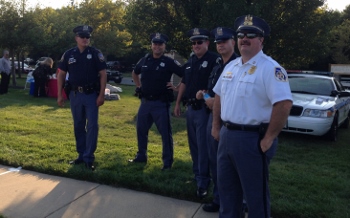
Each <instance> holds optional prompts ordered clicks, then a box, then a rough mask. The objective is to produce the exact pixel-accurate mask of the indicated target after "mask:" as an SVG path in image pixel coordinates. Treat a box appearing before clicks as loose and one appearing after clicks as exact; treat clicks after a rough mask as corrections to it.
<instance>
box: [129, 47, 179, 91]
mask: <svg viewBox="0 0 350 218" xmlns="http://www.w3.org/2000/svg"><path fill="white" fill-rule="evenodd" d="M134 73H135V74H136V75H140V74H141V84H142V85H141V89H142V94H143V95H145V96H147V95H154V96H160V95H162V94H165V93H166V92H167V90H168V87H167V83H168V82H170V80H171V76H172V74H176V75H178V76H179V77H183V69H182V67H181V64H180V63H179V62H178V61H177V60H174V59H172V58H169V57H166V56H165V55H162V56H161V57H160V58H153V56H152V55H151V54H149V55H147V56H146V57H143V58H141V59H140V61H139V62H138V63H137V64H136V66H135V69H134Z"/></svg>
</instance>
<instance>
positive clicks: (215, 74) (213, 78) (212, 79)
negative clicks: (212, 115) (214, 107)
mask: <svg viewBox="0 0 350 218" xmlns="http://www.w3.org/2000/svg"><path fill="white" fill-rule="evenodd" d="M237 57H238V56H237V55H236V54H235V53H233V54H232V56H231V57H230V59H228V61H227V62H226V63H225V64H224V63H223V62H222V59H221V57H219V58H218V59H216V63H217V65H216V66H215V67H214V68H213V71H212V72H211V74H210V76H209V80H208V88H207V90H208V94H209V95H210V97H214V96H215V92H214V91H213V89H214V86H215V84H216V82H217V81H218V79H219V77H220V75H221V73H222V71H223V70H224V68H225V66H226V65H227V64H228V63H230V62H231V61H232V60H234V59H236V58H237Z"/></svg>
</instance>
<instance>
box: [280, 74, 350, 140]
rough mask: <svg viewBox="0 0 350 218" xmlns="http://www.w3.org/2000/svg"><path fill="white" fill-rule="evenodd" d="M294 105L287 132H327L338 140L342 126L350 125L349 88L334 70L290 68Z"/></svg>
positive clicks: (327, 134) (286, 128)
mask: <svg viewBox="0 0 350 218" xmlns="http://www.w3.org/2000/svg"><path fill="white" fill-rule="evenodd" d="M288 80H289V84H290V88H291V91H292V94H293V107H292V109H291V111H290V114H289V117H288V121H287V123H286V125H285V127H284V128H283V130H282V131H284V132H294V133H301V134H309V135H319V136H321V135H326V136H327V137H328V138H329V139H330V140H331V141H336V140H337V133H338V128H339V127H341V126H342V127H345V128H348V127H349V109H350V90H345V88H344V87H343V86H342V85H341V83H340V82H339V81H338V80H337V79H336V78H334V77H333V73H331V72H317V71H288Z"/></svg>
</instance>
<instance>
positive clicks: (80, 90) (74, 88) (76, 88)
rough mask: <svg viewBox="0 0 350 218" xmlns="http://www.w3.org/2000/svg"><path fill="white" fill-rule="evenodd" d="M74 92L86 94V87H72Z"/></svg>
mask: <svg viewBox="0 0 350 218" xmlns="http://www.w3.org/2000/svg"><path fill="white" fill-rule="evenodd" d="M72 91H75V92H80V93H84V87H82V86H74V87H72Z"/></svg>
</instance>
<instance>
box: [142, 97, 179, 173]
mask: <svg viewBox="0 0 350 218" xmlns="http://www.w3.org/2000/svg"><path fill="white" fill-rule="evenodd" d="M169 110H170V103H168V102H163V101H160V100H156V101H150V100H147V99H145V98H142V99H141V105H140V108H139V111H138V114H137V126H136V128H137V143H138V152H137V158H140V159H147V143H148V132H149V129H150V128H151V126H152V124H153V123H155V124H156V127H157V129H158V131H159V133H160V134H161V136H162V145H163V153H162V159H163V164H164V166H167V167H171V166H172V164H173V161H174V143H173V135H172V130H171V124H170V112H169Z"/></svg>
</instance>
